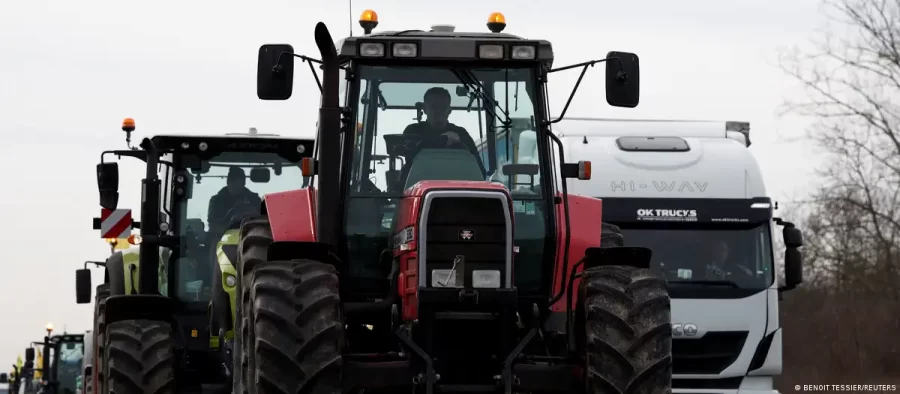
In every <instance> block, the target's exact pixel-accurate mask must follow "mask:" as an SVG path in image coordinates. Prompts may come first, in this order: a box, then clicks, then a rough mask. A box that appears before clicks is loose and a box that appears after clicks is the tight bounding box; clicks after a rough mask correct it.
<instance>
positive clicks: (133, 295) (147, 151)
mask: <svg viewBox="0 0 900 394" xmlns="http://www.w3.org/2000/svg"><path fill="white" fill-rule="evenodd" d="M134 129H135V127H134V121H133V120H132V119H130V118H129V119H126V120H125V121H124V122H123V126H122V130H123V131H125V132H126V136H127V141H128V142H129V149H125V150H113V151H106V152H103V155H102V156H101V163H100V164H98V165H97V183H98V188H99V192H100V205H101V207H102V213H101V218H99V219H95V228H97V229H100V230H101V232H102V233H103V234H101V236H103V237H111V238H120V239H124V238H127V239H128V242H130V243H131V244H132V245H133V247H132V248H130V249H128V250H124V251H116V252H115V253H114V254H113V255H112V256H111V257H110V258H109V259H108V260H107V261H106V263H105V270H106V277H107V284H108V285H109V289H110V296H109V298H108V299H106V301H105V312H103V313H104V316H103V318H104V324H105V327H107V328H106V331H107V332H106V333H100V332H98V333H97V335H98V338H99V337H100V335H103V334H105V337H106V339H107V342H109V339H111V336H110V335H109V330H111V329H114V328H115V327H116V322H120V321H123V320H134V319H142V320H152V321H159V322H169V321H172V319H173V318H174V319H175V320H176V321H177V322H178V324H174V325H171V326H170V327H171V329H172V330H177V331H180V332H176V333H175V334H174V336H173V338H174V339H175V342H176V343H177V344H176V345H175V346H176V347H177V348H178V349H179V354H180V355H183V357H187V355H188V354H190V355H191V356H190V357H187V358H185V359H184V360H185V361H186V362H184V363H181V364H179V366H184V367H186V368H188V369H189V370H191V371H194V373H190V374H187V373H186V374H179V376H180V378H179V379H180V380H179V383H178V384H179V387H192V386H193V385H194V384H201V383H203V384H205V383H221V382H222V381H223V379H222V372H223V371H225V374H226V375H227V374H228V369H227V368H224V365H226V364H227V366H228V367H230V359H228V356H227V355H225V354H224V353H225V352H227V346H222V345H223V343H224V344H227V342H228V341H229V340H230V339H231V338H233V329H234V321H233V316H234V303H235V287H236V285H237V281H236V277H237V274H236V272H235V265H234V264H235V261H236V260H235V256H236V254H237V247H238V245H237V231H238V229H239V228H240V224H241V221H242V220H243V219H245V218H247V217H251V216H254V215H258V213H259V210H260V206H261V203H262V196H264V195H266V194H267V193H273V192H279V191H284V190H292V189H297V188H301V187H302V185H303V180H304V178H303V174H302V171H301V168H300V165H301V162H302V159H303V158H304V157H309V156H310V155H311V153H312V151H313V141H312V140H309V139H298V138H285V137H280V136H277V135H271V134H260V133H257V132H256V129H255V128H254V129H251V130H250V133H241V134H227V135H216V136H196V135H157V136H154V137H150V138H145V139H143V141H142V142H141V144H140V146H138V147H131V146H130V137H131V132H132V131H134ZM110 156H115V157H118V158H121V157H123V156H127V157H133V158H137V159H139V160H141V161H143V162H144V163H146V175H145V177H144V179H143V180H142V187H143V190H142V196H143V201H142V204H141V206H140V211H141V220H140V221H139V222H130V210H127V209H121V208H120V206H119V201H118V200H119V193H118V188H119V167H118V163H117V162H115V161H109V160H108V158H109V157H110ZM135 186H136V185H135ZM117 226H118V227H117ZM131 226H134V227H139V228H140V234H132V235H128V232H127V231H126V232H124V233H122V234H119V232H120V231H123V230H122V229H123V228H130V227H131ZM86 271H87V269H84V270H79V273H78V274H77V279H78V280H77V287H78V289H77V290H78V302H79V303H87V302H90V301H91V284H90V273H89V272H86ZM122 328H123V329H128V327H122ZM97 345H98V348H100V347H106V349H107V350H106V351H107V354H109V355H110V356H114V355H115V354H120V353H113V352H111V351H110V350H109V346H119V344H113V343H105V344H104V343H98V344H97ZM101 357H103V356H101ZM225 359H228V360H229V362H227V363H226V362H224V360H225ZM187 360H189V362H188V361H187ZM182 377H183V378H184V379H183V380H184V381H182V380H181V379H182Z"/></svg>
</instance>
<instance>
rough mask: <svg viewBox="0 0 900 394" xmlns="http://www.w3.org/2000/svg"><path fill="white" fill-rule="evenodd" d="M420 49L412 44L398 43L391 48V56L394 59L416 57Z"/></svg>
mask: <svg viewBox="0 0 900 394" xmlns="http://www.w3.org/2000/svg"><path fill="white" fill-rule="evenodd" d="M418 54H419V48H418V47H417V46H416V44H413V43H411V42H398V43H396V44H394V45H393V46H391V55H392V56H394V57H416V55H418Z"/></svg>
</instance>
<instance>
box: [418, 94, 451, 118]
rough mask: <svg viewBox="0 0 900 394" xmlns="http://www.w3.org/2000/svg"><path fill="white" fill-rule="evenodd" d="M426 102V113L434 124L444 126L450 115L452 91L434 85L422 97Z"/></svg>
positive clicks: (424, 102)
mask: <svg viewBox="0 0 900 394" xmlns="http://www.w3.org/2000/svg"><path fill="white" fill-rule="evenodd" d="M422 101H423V104H425V115H428V119H427V120H428V123H430V124H431V125H432V126H444V125H446V124H447V118H448V117H449V116H450V92H448V91H447V89H444V88H439V87H433V88H431V89H428V91H427V92H425V97H424V98H423V99H422Z"/></svg>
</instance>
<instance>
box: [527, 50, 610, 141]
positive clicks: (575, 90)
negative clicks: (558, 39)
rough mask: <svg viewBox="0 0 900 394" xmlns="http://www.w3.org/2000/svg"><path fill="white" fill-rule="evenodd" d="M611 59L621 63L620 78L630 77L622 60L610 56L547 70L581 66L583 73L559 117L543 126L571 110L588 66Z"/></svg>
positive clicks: (553, 70)
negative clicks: (570, 106)
mask: <svg viewBox="0 0 900 394" xmlns="http://www.w3.org/2000/svg"><path fill="white" fill-rule="evenodd" d="M609 60H615V61H616V63H617V64H618V65H619V76H618V77H619V79H628V74H626V73H625V67H624V66H623V65H622V60H621V59H619V58H617V57H608V58H606V59H600V60H591V61H587V62H582V63H578V64H572V65H569V66H565V67H560V68H554V69H552V70H550V71H547V73H548V74H549V73H552V72H557V71H565V70H571V69H573V68H578V67H581V75H579V76H578V80H577V81H575V87H573V88H572V93H569V99H568V100H566V105H565V106H564V107H563V110H562V113H560V114H559V117H558V118H556V119H554V120H551V121H549V122H546V123H544V124H543V126H547V125H551V124H554V123H557V122H559V121H561V120H563V118H564V117H565V116H566V112H567V111H568V110H569V105H571V104H572V99H574V98H575V93H576V92H578V87H579V86H581V80H582V79H584V74H586V73H587V69H588V67H594V65H595V64H597V63H603V62H606V61H609Z"/></svg>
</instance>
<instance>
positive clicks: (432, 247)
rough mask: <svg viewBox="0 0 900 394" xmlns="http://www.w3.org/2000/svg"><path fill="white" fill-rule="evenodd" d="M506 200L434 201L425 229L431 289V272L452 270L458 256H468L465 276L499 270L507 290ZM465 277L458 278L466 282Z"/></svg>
mask: <svg viewBox="0 0 900 394" xmlns="http://www.w3.org/2000/svg"><path fill="white" fill-rule="evenodd" d="M503 204H504V202H503V200H500V199H497V198H484V197H436V198H434V199H433V200H431V205H430V207H429V211H428V217H426V218H425V220H426V222H425V223H426V227H425V236H426V239H425V245H424V247H425V250H426V257H425V258H426V264H428V269H427V271H428V276H427V278H428V286H432V284H431V271H432V270H434V269H451V268H453V260H454V259H455V258H456V256H457V255H462V256H465V270H466V272H465V275H466V277H467V278H471V273H472V271H473V270H498V271H500V272H501V275H500V276H501V286H505V285H506V283H505V275H504V273H505V271H506V268H505V266H506V254H507V249H509V248H511V247H512V246H511V245H507V240H506V227H507V223H509V218H508V217H507V216H506V213H505V211H504V209H503ZM460 274H461V273H458V274H457V278H458V280H462V275H460Z"/></svg>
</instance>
